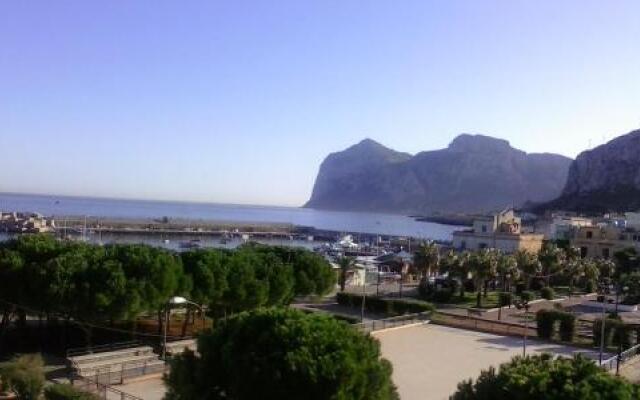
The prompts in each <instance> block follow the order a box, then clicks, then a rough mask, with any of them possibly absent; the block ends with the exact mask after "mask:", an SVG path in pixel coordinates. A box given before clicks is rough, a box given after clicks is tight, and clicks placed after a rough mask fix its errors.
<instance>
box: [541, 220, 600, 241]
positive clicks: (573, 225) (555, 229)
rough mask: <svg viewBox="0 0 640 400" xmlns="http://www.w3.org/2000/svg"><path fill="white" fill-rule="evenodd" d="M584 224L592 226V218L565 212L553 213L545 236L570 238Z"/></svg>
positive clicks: (562, 238) (560, 238)
mask: <svg viewBox="0 0 640 400" xmlns="http://www.w3.org/2000/svg"><path fill="white" fill-rule="evenodd" d="M585 226H593V220H592V219H591V218H585V217H580V216H577V215H570V214H566V213H557V214H553V215H552V220H551V223H550V224H549V229H548V232H547V238H549V239H551V240H570V239H571V238H572V237H573V236H574V233H575V232H576V231H577V230H578V229H579V228H581V227H585Z"/></svg>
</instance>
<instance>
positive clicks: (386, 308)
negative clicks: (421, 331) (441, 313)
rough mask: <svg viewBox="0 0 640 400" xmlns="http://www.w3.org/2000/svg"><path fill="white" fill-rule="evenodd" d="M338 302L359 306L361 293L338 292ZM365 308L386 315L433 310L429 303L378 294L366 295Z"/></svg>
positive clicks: (360, 304)
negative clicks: (389, 297) (390, 297)
mask: <svg viewBox="0 0 640 400" xmlns="http://www.w3.org/2000/svg"><path fill="white" fill-rule="evenodd" d="M336 300H337V301H338V304H340V305H343V306H347V307H361V306H362V295H361V294H355V293H345V292H340V293H338V294H337V295H336ZM364 308H365V310H367V311H369V312H375V313H380V314H386V315H402V314H414V313H421V312H427V311H434V310H435V308H434V307H433V305H432V304H431V303H427V302H424V301H417V300H407V299H387V298H383V297H378V296H367V297H366V299H365V302H364Z"/></svg>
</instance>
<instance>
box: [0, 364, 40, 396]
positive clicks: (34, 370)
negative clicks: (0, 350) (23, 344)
mask: <svg viewBox="0 0 640 400" xmlns="http://www.w3.org/2000/svg"><path fill="white" fill-rule="evenodd" d="M43 367H44V362H43V361H42V357H41V356H40V355H39V354H27V355H23V356H19V357H16V358H14V359H13V360H12V361H11V362H10V363H9V364H7V365H6V366H5V367H4V368H3V369H2V378H3V380H5V379H6V380H7V382H8V383H9V387H10V388H11V390H12V391H14V392H15V393H16V395H17V396H18V398H19V399H20V400H37V399H38V398H39V397H40V393H41V392H42V388H43V387H44V382H45V378H44V371H43Z"/></svg>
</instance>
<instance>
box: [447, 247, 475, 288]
mask: <svg viewBox="0 0 640 400" xmlns="http://www.w3.org/2000/svg"><path fill="white" fill-rule="evenodd" d="M469 259H470V254H469V252H466V251H465V252H462V253H460V254H456V253H455V252H454V251H453V250H451V251H449V253H447V255H446V256H445V257H444V258H443V259H442V261H441V263H440V270H441V271H442V272H444V273H447V274H448V275H449V277H451V278H457V279H458V280H459V281H460V298H461V299H464V281H465V279H467V278H468V277H469V272H470V269H469V268H470V266H471V264H470V263H469Z"/></svg>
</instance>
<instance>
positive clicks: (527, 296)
mask: <svg viewBox="0 0 640 400" xmlns="http://www.w3.org/2000/svg"><path fill="white" fill-rule="evenodd" d="M520 298H521V299H522V301H531V300H533V299H534V298H535V295H534V294H533V292H532V291H529V290H525V291H524V292H522V293H520Z"/></svg>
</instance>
